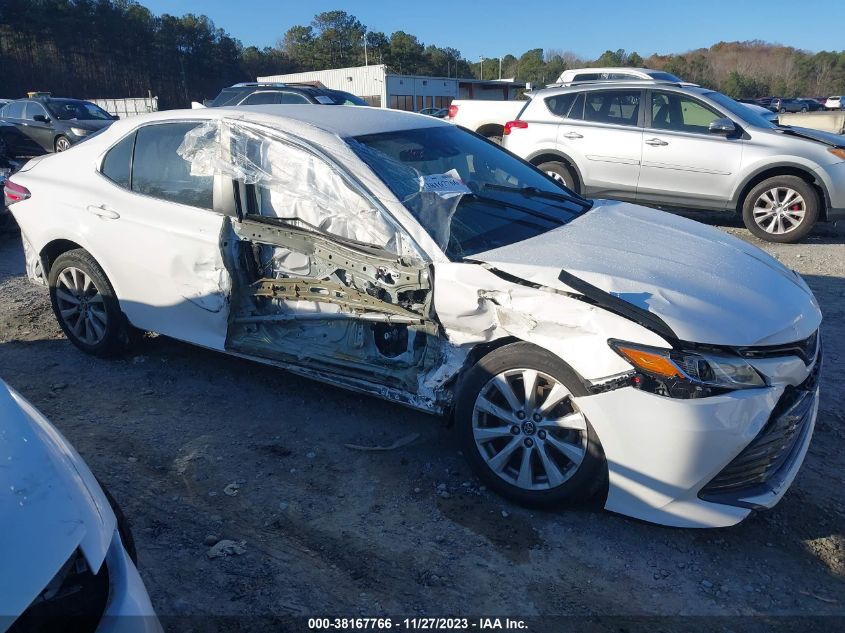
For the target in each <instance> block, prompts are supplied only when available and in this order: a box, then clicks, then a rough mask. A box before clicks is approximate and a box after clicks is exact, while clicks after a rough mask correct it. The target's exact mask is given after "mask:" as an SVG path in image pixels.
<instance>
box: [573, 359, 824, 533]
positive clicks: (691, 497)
mask: <svg viewBox="0 0 845 633" xmlns="http://www.w3.org/2000/svg"><path fill="white" fill-rule="evenodd" d="M817 362H818V361H817ZM816 374H817V372H816ZM808 380H809V379H808ZM807 386H809V387H810V389H809V391H807V394H806V396H803V398H806V400H804V399H802V406H805V409H803V410H802V415H801V423H800V428H799V429H798V431H797V433H796V434H793V435H790V439H791V440H792V442H791V443H790V444H789V446H788V447H786V449H787V453H786V454H785V455H783V454H781V455H780V457H781V461H780V462H778V463H777V464H775V466H776V467H775V468H772V469H771V471H770V472H767V476H768V478H767V479H765V481H763V482H762V483H760V482H757V483H760V485H757V486H734V487H733V488H730V487H728V488H727V489H726V488H724V487H723V488H722V489H721V490H720V491H719V494H714V491H713V489H712V488H711V489H706V487H707V486H708V484H711V482H714V481H716V482H718V481H719V477H720V476H723V477H724V474H725V473H726V472H727V474H728V475H730V474H731V471H730V470H729V468H730V467H731V466H734V467H736V466H737V464H741V463H742V458H743V457H746V458H747V457H748V455H749V453H745V454H744V455H743V453H744V451H746V450H749V451H750V450H751V449H753V448H754V446H755V445H756V446H762V445H763V444H764V443H765V440H766V439H767V437H766V434H767V433H769V432H770V429H772V427H773V424H774V423H775V422H776V418H779V417H780V416H782V415H785V412H784V410H783V409H784V407H783V406H781V407H779V403H781V402H782V401H783V400H784V399H786V398H788V397H790V395H789V394H790V393H791V391H794V390H795V389H796V388H795V387H784V386H783V385H781V386H772V387H767V388H763V389H749V390H745V391H735V392H731V393H728V394H724V395H721V396H714V397H710V398H702V399H698V400H695V399H694V400H677V399H671V398H665V397H662V396H657V395H655V394H651V393H648V392H644V391H640V390H637V389H634V388H632V387H625V388H622V389H617V390H615V391H608V392H605V393H602V394H597V395H593V396H587V397H583V398H579V399H578V400H577V404H578V406H579V407H580V409H581V411H582V412H583V413H584V414H585V415H586V416H587V418H588V419H589V420H590V423H591V424H592V425H593V428H594V429H595V431H596V433H597V435H598V437H599V439H600V441H601V443H602V446H603V448H604V452H605V456H606V458H607V466H608V479H609V487H608V495H607V501H606V503H605V508H606V509H608V510H611V511H614V512H619V513H621V514H626V515H628V516H632V517H635V518H639V519H643V520H646V521H651V522H654V523H660V524H664V525H670V526H676V527H699V528H712V527H726V526H729V525H734V524H736V523H739V522H740V521H742V520H743V519H744V518H745V517H747V516H748V515H749V514H750V513H751V511H752V509H759V508H771V507H772V506H774V505H775V504H776V503H777V502H778V501H780V499H781V498H782V497H783V495H784V494H785V492H786V490H787V489H788V488H789V486H790V484H791V483H792V481H793V479H794V478H795V475H796V474H797V473H798V470H799V469H800V467H801V464H802V463H803V460H804V457H805V455H806V453H807V449H808V447H809V444H810V440H811V438H812V434H813V428H814V426H815V420H816V415H817V413H818V389H817V387H816V386H815V384H812V385H804V387H807ZM790 390H791V391H790ZM775 439H777V438H775ZM752 456H753V455H752ZM734 460H737V461H736V463H734ZM755 466H759V464H750V467H751V468H753V467H755ZM737 472H739V471H737ZM733 474H734V475H736V472H735V473H733ZM740 479H741V478H740ZM723 483H724V480H723ZM728 483H730V482H728Z"/></svg>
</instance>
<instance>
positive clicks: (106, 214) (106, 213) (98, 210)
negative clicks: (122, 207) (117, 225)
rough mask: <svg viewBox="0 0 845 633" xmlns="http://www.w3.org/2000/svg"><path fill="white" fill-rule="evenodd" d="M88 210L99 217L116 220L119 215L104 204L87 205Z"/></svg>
mask: <svg viewBox="0 0 845 633" xmlns="http://www.w3.org/2000/svg"><path fill="white" fill-rule="evenodd" d="M88 212H89V213H93V214H94V215H97V216H99V217H101V218H105V219H107V220H117V219H118V218H119V217H120V214H119V213H118V212H117V211H115V210H114V209H109V208H108V207H107V206H106V205H104V204H101V205H100V206H96V205H93V204H91V205H88Z"/></svg>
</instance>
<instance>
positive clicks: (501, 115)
mask: <svg viewBox="0 0 845 633" xmlns="http://www.w3.org/2000/svg"><path fill="white" fill-rule="evenodd" d="M526 103H528V101H525V100H519V101H484V100H480V99H479V100H476V99H459V100H457V101H453V102H452V104H451V105H450V106H449V112H448V114H446V118H445V120H446V121H449V122H450V123H454V124H456V125H460V126H461V127H465V128H467V129H468V130H472V131H473V132H477V133H478V134H481V136H485V137H487V138H488V139H490V140H491V141H494V142H496V143H501V142H502V133H503V132H504V129H505V123H507V122H508V121H512V120H514V119H515V118H516V117H517V115H518V114H519V113H520V112H521V111H522V108H524V107H525V104H526Z"/></svg>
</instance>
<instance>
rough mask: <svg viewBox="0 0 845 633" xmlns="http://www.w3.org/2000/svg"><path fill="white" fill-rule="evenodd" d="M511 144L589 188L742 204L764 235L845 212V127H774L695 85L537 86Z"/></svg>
mask: <svg viewBox="0 0 845 633" xmlns="http://www.w3.org/2000/svg"><path fill="white" fill-rule="evenodd" d="M504 134H505V137H504V138H505V140H504V145H505V147H506V148H507V149H508V150H510V151H511V152H513V153H515V154H516V155H517V156H520V157H522V158H524V159H525V160H527V161H529V162H531V163H532V164H534V165H537V166H539V168H540V169H542V170H543V171H545V172H546V173H547V174H549V176H550V177H552V178H555V179H557V180H559V181H560V182H561V183H562V184H564V185H565V186H566V187H568V188H569V189H572V190H574V191H577V192H579V193H582V194H584V195H588V196H601V197H609V198H615V199H620V200H630V201H636V202H640V203H643V204H649V205H654V206H658V207H676V208H685V209H703V210H721V209H726V210H737V211H738V212H740V213H741V214H742V218H743V220H744V222H745V225H746V226H747V227H748V229H749V230H750V231H751V232H752V233H753V234H754V235H756V236H757V237H759V238H761V239H764V240H769V241H774V242H795V241H797V240H800V239H801V238H803V237H804V236H805V235H807V234H808V233H809V232H810V230H811V229H812V227H813V225H814V224H815V223H816V221H817V220H836V219H841V218H843V217H845V143H843V137H842V136H839V135H836V134H830V133H826V132H821V131H817V130H808V129H805V128H797V127H781V126H777V125H775V124H773V123H771V122H769V121H767V120H765V119H764V118H763V117H760V116H757V115H756V114H754V113H753V112H752V111H750V110H749V109H748V107H746V106H745V105H742V104H739V103H737V102H736V101H734V100H733V99H731V98H730V97H726V96H725V95H723V94H721V93H718V92H715V91H712V90H709V89H707V88H701V87H698V86H688V85H687V86H685V85H679V84H671V83H654V82H650V83H648V82H647V83H641V84H634V83H631V82H620V83H618V84H615V85H608V84H604V85H592V86H588V85H582V86H577V87H570V88H550V89H546V90H542V91H539V92H537V93H535V94H534V96H533V98H532V100H531V101H530V102H529V104H528V105H527V106H526V108H525V110H523V111H522V112H521V113H520V115H519V117H518V118H517V119H516V120H514V121H512V122H509V123H508V124H507V125H506V127H505V132H504Z"/></svg>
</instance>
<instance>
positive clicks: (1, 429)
mask: <svg viewBox="0 0 845 633" xmlns="http://www.w3.org/2000/svg"><path fill="white" fill-rule="evenodd" d="M0 525H2V528H3V529H2V539H0V560H2V561H3V565H2V568H0V632H7V631H8V633H30V632H35V631H37V632H39V633H44V632H47V631H78V632H82V631H91V632H92V633H93V632H94V631H96V633H111V632H117V631H120V632H121V633H135V632H137V633H160V632H161V626H160V624H159V622H158V619H157V618H156V616H155V613H154V611H153V608H152V605H151V604H150V599H149V597H148V596H147V590H146V589H145V588H144V584H143V582H141V577H140V576H139V575H138V570H137V569H135V562H134V560H133V559H134V557H135V545H134V541H133V540H132V534H131V532H130V531H129V527H128V525H127V523H126V519H125V518H124V517H123V514H122V512H121V511H120V509H119V508H118V506H117V505H116V504H115V502H114V500H113V499H112V498H111V497H109V496H108V494H107V493H105V492H104V490H103V489H102V488H101V487H100V484H99V483H98V482H97V480H96V479H95V478H94V475H92V474H91V471H90V470H88V467H87V466H86V465H85V462H83V461H82V458H81V457H80V456H79V454H78V453H77V452H76V451H75V450H74V449H73V447H72V446H71V445H70V444H69V443H68V441H67V440H66V439H65V438H64V437H63V436H62V434H61V433H59V431H58V430H56V428H55V427H54V426H53V425H52V424H50V423H49V422H48V421H47V420H46V419H45V418H44V416H42V415H41V414H40V413H39V412H38V411H37V410H36V409H35V408H34V407H33V406H32V405H31V404H30V403H29V402H27V401H26V400H24V399H23V398H22V397H21V395H20V394H19V393H17V392H16V391H15V390H13V389H11V388H10V387H9V386H8V385H6V383H4V382H3V381H2V380H0Z"/></svg>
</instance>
